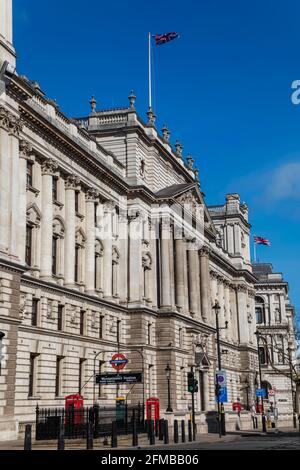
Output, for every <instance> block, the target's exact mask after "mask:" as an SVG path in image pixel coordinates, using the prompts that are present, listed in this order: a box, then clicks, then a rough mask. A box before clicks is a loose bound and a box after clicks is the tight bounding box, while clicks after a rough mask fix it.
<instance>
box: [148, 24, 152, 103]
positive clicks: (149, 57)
mask: <svg viewBox="0 0 300 470" xmlns="http://www.w3.org/2000/svg"><path fill="white" fill-rule="evenodd" d="M148 70H149V77H148V79H149V109H152V70H151V33H149V36H148Z"/></svg>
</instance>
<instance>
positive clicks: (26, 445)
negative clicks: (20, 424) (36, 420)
mask: <svg viewBox="0 0 300 470" xmlns="http://www.w3.org/2000/svg"><path fill="white" fill-rule="evenodd" d="M24 450H31V424H26V426H25V437H24Z"/></svg>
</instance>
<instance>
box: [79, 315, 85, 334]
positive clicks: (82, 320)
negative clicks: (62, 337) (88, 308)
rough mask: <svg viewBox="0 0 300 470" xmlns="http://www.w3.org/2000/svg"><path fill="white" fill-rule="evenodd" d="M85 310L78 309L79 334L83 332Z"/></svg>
mask: <svg viewBox="0 0 300 470" xmlns="http://www.w3.org/2000/svg"><path fill="white" fill-rule="evenodd" d="M84 330H85V311H84V310H81V311H80V334H81V335H82V336H83V335H84V334H85V331H84Z"/></svg>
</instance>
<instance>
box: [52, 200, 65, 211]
mask: <svg viewBox="0 0 300 470" xmlns="http://www.w3.org/2000/svg"><path fill="white" fill-rule="evenodd" d="M53 204H54V205H55V206H57V207H59V208H60V209H62V208H63V207H64V205H63V203H62V202H59V201H57V200H54V201H53Z"/></svg>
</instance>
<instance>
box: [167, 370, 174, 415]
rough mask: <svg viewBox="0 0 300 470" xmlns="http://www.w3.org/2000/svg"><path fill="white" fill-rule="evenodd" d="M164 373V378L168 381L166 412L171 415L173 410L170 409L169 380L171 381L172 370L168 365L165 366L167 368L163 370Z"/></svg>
mask: <svg viewBox="0 0 300 470" xmlns="http://www.w3.org/2000/svg"><path fill="white" fill-rule="evenodd" d="M165 372H166V377H167V381H168V408H167V409H166V412H167V413H173V409H172V407H171V388H170V379H171V372H172V369H171V367H170V364H169V363H168V364H167V367H166V368H165Z"/></svg>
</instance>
